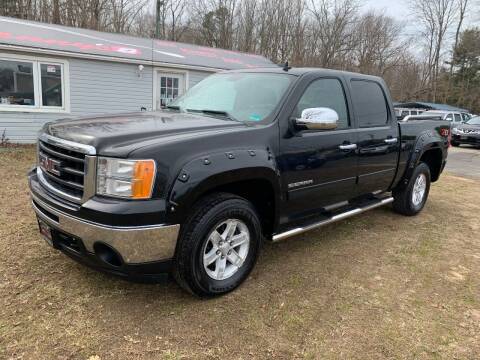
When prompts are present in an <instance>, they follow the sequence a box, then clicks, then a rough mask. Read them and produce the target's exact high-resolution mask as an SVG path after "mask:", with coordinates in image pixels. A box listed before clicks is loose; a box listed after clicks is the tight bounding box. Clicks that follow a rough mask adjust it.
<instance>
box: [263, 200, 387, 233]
mask: <svg viewBox="0 0 480 360" xmlns="http://www.w3.org/2000/svg"><path fill="white" fill-rule="evenodd" d="M391 202H393V197H388V198H385V199H381V200H379V201H378V202H375V203H373V204H370V205H367V206H364V207H358V208H355V209H352V210H349V211H346V212H344V213H341V214H338V215H334V216H332V217H330V218H328V219H325V220H322V221H319V222H317V223H314V224H311V225H307V226H304V227H297V228H295V229H292V230H288V231H285V232H283V233H280V234H276V235H274V236H273V241H274V242H275V241H280V240H284V239H286V238H289V237H290V236H295V235H299V234H302V233H304V232H307V231H310V230H313V229H316V228H318V227H320V226H324V225H327V224H331V223H333V222H335V221H339V220H343V219H346V218H349V217H350V216H353V215H357V214H360V213H362V212H365V211H368V210H372V209H375V208H377V207H380V206H383V205H387V204H390V203H391Z"/></svg>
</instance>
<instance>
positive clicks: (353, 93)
mask: <svg viewBox="0 0 480 360" xmlns="http://www.w3.org/2000/svg"><path fill="white" fill-rule="evenodd" d="M449 132H450V125H449V122H448V121H442V120H434V119H432V120H428V119H422V120H421V121H408V122H404V123H400V122H397V120H396V117H395V113H394V109H393V106H392V101H391V99H390V96H389V92H388V90H387V87H386V86H385V83H384V82H383V80H382V79H380V78H378V77H373V76H366V75H361V74H355V73H347V72H340V71H331V70H323V69H301V68H297V69H295V68H294V69H290V68H284V69H282V68H272V69H250V70H248V71H247V70H242V71H231V72H223V73H218V74H215V75H212V76H210V77H208V78H206V79H205V80H203V81H202V82H200V83H199V84H197V85H196V86H195V87H193V88H192V89H191V90H190V91H188V92H187V93H186V94H185V95H183V96H182V97H180V98H178V99H176V100H175V101H174V102H173V103H171V104H170V106H169V107H168V108H167V109H165V110H163V111H159V112H151V113H149V112H141V113H135V114H125V115H110V116H102V117H94V118H84V119H76V120H59V121H56V122H52V123H48V124H46V125H45V126H44V127H43V129H42V131H41V132H40V134H39V139H38V164H37V166H36V167H35V168H34V169H33V170H32V171H31V173H30V174H29V184H30V191H31V197H32V204H33V208H34V210H35V213H36V215H37V218H38V224H39V228H40V232H41V233H42V234H43V237H44V238H45V239H46V240H47V242H48V243H49V244H50V245H52V246H53V247H54V248H55V249H58V250H61V251H62V252H64V253H65V254H67V255H69V256H70V257H72V258H74V259H76V260H77V261H80V262H83V263H85V264H87V265H89V266H93V267H95V268H97V269H100V270H103V271H107V272H110V273H113V274H117V275H121V276H124V277H126V278H130V279H137V280H139V279H142V280H144V279H149V278H150V279H155V278H157V277H158V276H160V275H161V274H165V273H169V272H170V273H172V274H173V276H174V278H175V279H176V280H177V281H178V283H179V284H180V285H181V286H182V287H184V288H185V289H186V290H188V291H190V292H192V293H194V294H197V295H200V296H213V295H218V294H222V293H226V292H228V291H230V290H232V289H234V288H235V287H237V286H238V285H239V284H240V283H242V281H244V280H245V278H246V277H247V276H248V274H249V272H250V271H251V270H252V268H253V266H254V264H255V261H256V259H257V256H258V254H259V250H260V247H261V244H262V241H264V240H271V241H279V240H282V239H285V238H288V237H290V236H294V235H297V234H300V233H303V232H305V231H307V230H310V229H314V228H317V227H319V226H322V225H325V224H329V223H332V222H334V221H338V220H341V219H345V218H347V217H348V216H352V215H355V214H359V213H361V212H363V211H366V210H370V209H373V208H376V207H378V206H382V205H386V204H389V203H393V209H394V210H395V211H397V212H399V213H401V214H404V215H415V214H417V213H418V212H420V211H421V210H422V208H423V207H424V205H425V202H426V200H427V197H428V193H429V189H430V183H431V182H434V181H437V180H438V178H439V176H440V174H441V172H442V170H443V168H444V166H445V162H446V157H447V150H448V146H449V135H450V134H449ZM312 261H315V260H314V259H312Z"/></svg>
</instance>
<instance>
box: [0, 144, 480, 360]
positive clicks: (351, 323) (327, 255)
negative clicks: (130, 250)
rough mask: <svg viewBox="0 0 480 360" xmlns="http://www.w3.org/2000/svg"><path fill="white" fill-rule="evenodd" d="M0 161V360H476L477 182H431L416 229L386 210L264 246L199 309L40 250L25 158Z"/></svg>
mask: <svg viewBox="0 0 480 360" xmlns="http://www.w3.org/2000/svg"><path fill="white" fill-rule="evenodd" d="M0 150H1V152H0V177H1V178H2V186H0V201H1V202H0V203H1V204H2V211H0V224H1V225H0V247H1V249H2V251H1V252H0V358H2V359H3V358H5V359H9V358H19V359H22V358H23V359H56V358H62V359H70V358H72V359H77V358H78V359H89V358H91V357H93V356H98V357H99V358H100V359H101V360H105V359H137V358H138V359H140V358H147V359H150V358H151V359H158V358H160V359H192V358H199V359H214V358H224V357H228V358H234V359H251V358H253V359H263V358H278V359H300V358H303V359H326V358H345V359H365V358H368V359H380V358H395V359H397V358H398V359H400V358H407V359H421V358H429V359H430V358H432V359H436V358H438V359H453V358H465V359H477V358H480V339H479V337H478V334H479V330H480V329H479V328H478V319H477V316H480V315H479V314H480V291H479V289H480V277H479V276H477V275H478V274H479V273H480V261H479V259H480V239H479V237H478V229H479V227H478V212H479V210H480V206H479V205H478V204H480V194H479V192H478V188H479V185H480V183H479V182H478V181H474V180H468V181H459V180H458V179H459V178H454V177H450V176H442V178H441V180H440V181H439V182H438V183H435V184H434V185H433V186H432V188H431V194H430V199H429V201H428V203H427V206H426V207H425V209H424V211H423V212H422V213H421V214H420V215H418V216H416V217H402V216H400V215H398V214H395V213H394V212H393V211H391V209H390V208H389V207H385V208H380V209H376V210H373V211H371V212H367V213H364V214H361V215H359V216H357V217H355V218H351V219H348V220H345V221H340V222H338V223H336V224H331V225H329V226H326V227H324V228H321V229H318V230H316V231H312V232H310V233H307V234H304V235H301V236H298V237H296V238H294V239H291V240H289V241H286V242H283V243H279V244H267V245H266V246H265V248H264V250H263V253H262V255H261V256H260V259H259V262H258V264H257V266H256V268H255V270H254V271H253V273H252V275H251V276H250V278H249V279H248V281H247V282H246V283H245V284H244V285H243V286H241V287H240V288H239V289H238V290H236V291H235V292H233V293H230V294H228V295H226V296H223V297H221V298H218V299H212V300H200V299H196V298H193V297H192V296H190V295H189V294H186V293H185V292H183V291H181V290H180V289H179V288H178V287H177V286H176V284H174V283H173V282H171V281H168V282H164V283H160V284H157V285H152V284H150V285H147V284H134V283H129V282H126V281H123V280H121V279H118V278H115V277H111V276H106V275H103V274H100V273H97V272H95V271H92V270H90V269H87V268H85V267H83V266H81V265H79V264H77V263H75V262H73V261H71V260H70V259H68V258H67V257H65V256H64V255H62V254H61V253H58V252H56V251H54V250H52V249H51V248H49V247H48V246H47V245H45V243H44V241H43V240H42V239H41V238H40V236H39V235H38V230H37V227H36V222H35V217H34V215H33V212H32V210H31V208H30V200H29V194H28V189H27V181H26V177H25V174H26V172H27V170H28V169H29V168H30V167H31V166H32V164H33V163H34V162H35V154H34V147H18V148H15V149H13V148H4V149H0ZM452 189H454V191H452ZM459 229H461V232H459ZM282 304H283V305H282ZM94 360H98V359H94Z"/></svg>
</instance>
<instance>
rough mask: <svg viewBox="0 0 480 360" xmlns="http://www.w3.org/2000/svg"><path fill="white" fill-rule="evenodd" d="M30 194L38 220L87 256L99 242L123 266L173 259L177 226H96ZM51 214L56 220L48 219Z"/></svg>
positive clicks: (178, 226) (50, 217)
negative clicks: (119, 258) (77, 243)
mask: <svg viewBox="0 0 480 360" xmlns="http://www.w3.org/2000/svg"><path fill="white" fill-rule="evenodd" d="M31 195H32V198H33V200H34V201H33V202H32V205H33V209H34V211H35V213H36V214H37V216H38V217H39V218H40V219H42V220H43V221H44V222H46V223H47V224H48V225H50V226H51V227H52V228H55V229H58V230H60V231H62V232H65V233H67V234H70V235H73V236H76V237H78V238H80V239H81V240H82V242H83V245H84V246H85V249H86V250H87V251H88V252H90V253H94V249H93V245H94V244H95V243H96V242H100V243H104V244H107V245H109V246H110V247H112V248H113V249H115V250H116V251H117V252H118V253H119V254H120V255H121V256H122V259H123V261H124V262H125V263H126V264H141V263H147V262H153V261H160V260H167V259H171V258H173V256H174V253H175V246H176V243H177V237H178V233H179V229H180V225H151V226H138V227H127V226H108V225H102V224H97V223H93V222H89V221H85V220H82V219H79V218H76V217H73V216H71V215H67V214H65V213H63V212H61V211H58V210H56V209H55V208H53V207H51V206H49V205H47V204H45V202H43V201H41V200H40V199H39V198H38V197H36V196H35V195H34V194H31ZM42 209H43V210H44V211H42ZM45 210H46V211H45ZM47 212H48V213H47ZM51 214H53V215H54V216H55V217H56V218H55V219H52V215H51ZM57 218H58V221H57Z"/></svg>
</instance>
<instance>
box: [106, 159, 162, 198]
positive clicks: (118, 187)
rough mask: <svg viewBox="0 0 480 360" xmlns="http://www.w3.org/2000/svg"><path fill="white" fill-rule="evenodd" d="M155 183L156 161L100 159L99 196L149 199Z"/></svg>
mask: <svg viewBox="0 0 480 360" xmlns="http://www.w3.org/2000/svg"><path fill="white" fill-rule="evenodd" d="M154 182H155V161H154V160H123V159H113V158H106V157H99V158H98V165H97V194H99V195H106V196H114V197H122V198H128V199H148V198H150V197H151V196H152V190H153V184H154Z"/></svg>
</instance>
